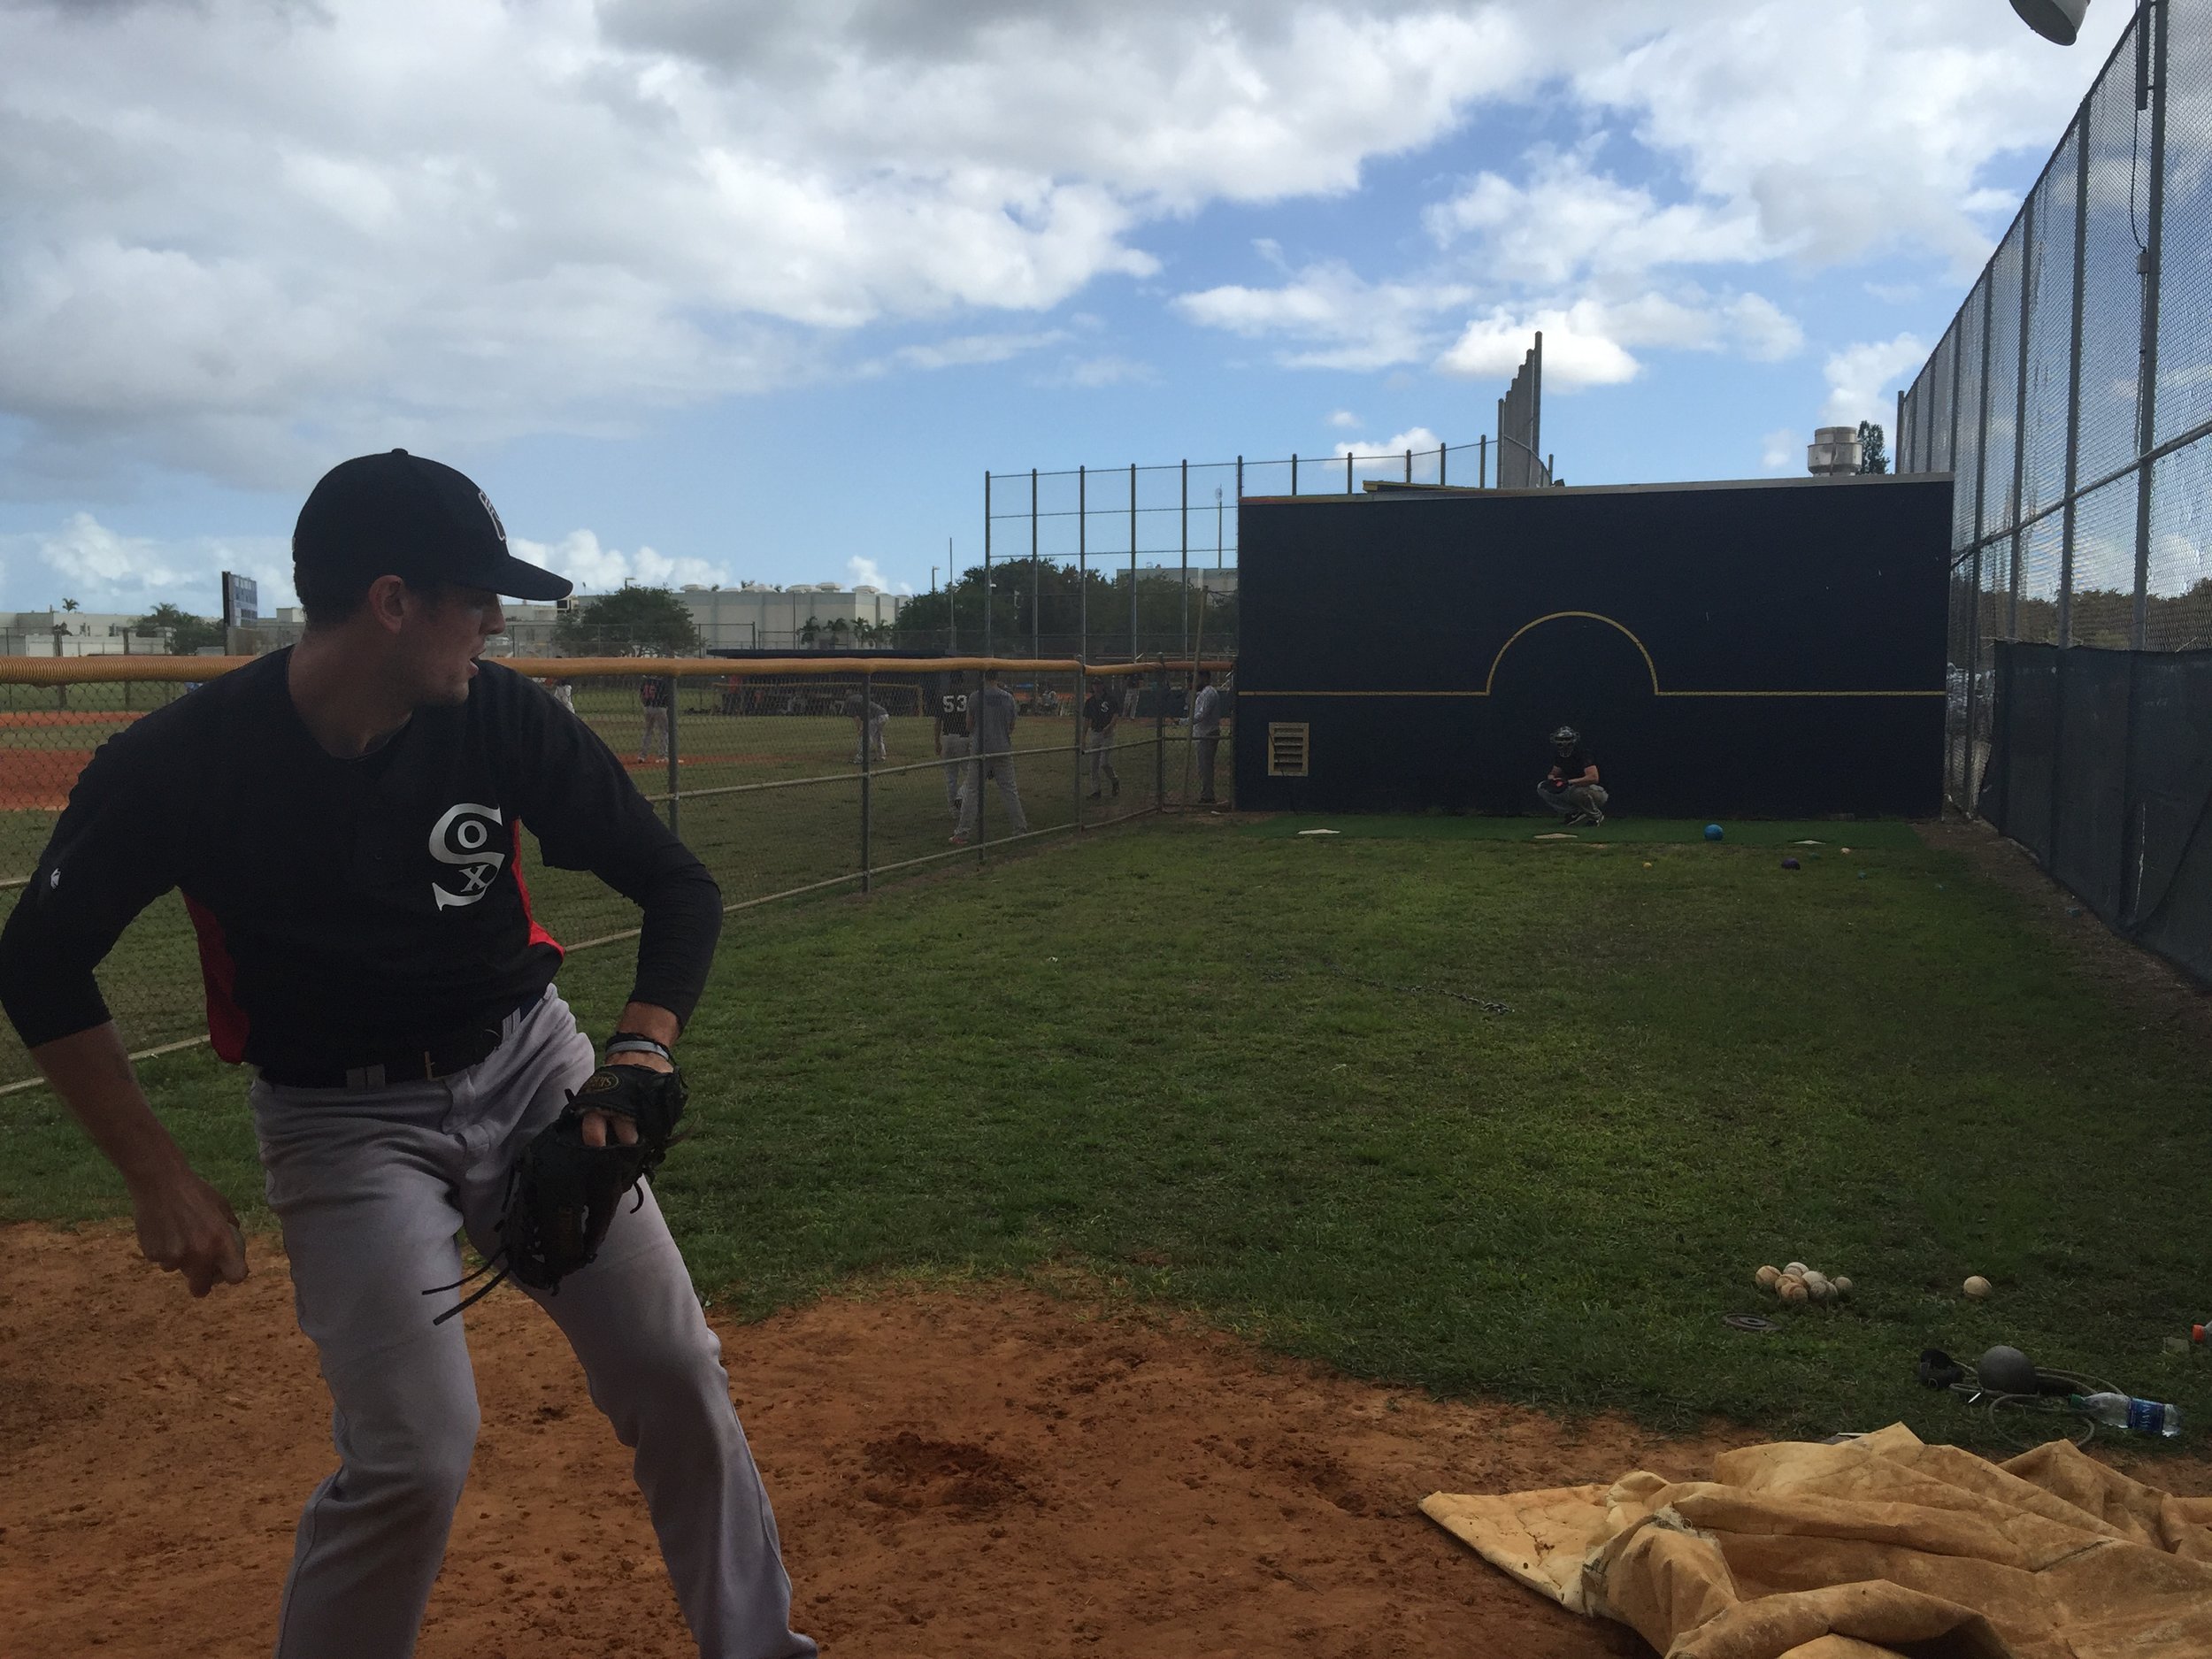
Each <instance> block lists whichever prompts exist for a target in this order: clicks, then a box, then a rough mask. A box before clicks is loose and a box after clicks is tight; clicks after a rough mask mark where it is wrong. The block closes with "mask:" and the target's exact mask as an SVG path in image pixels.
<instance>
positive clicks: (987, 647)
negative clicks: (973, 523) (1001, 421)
mask: <svg viewBox="0 0 2212 1659" xmlns="http://www.w3.org/2000/svg"><path fill="white" fill-rule="evenodd" d="M983 654H984V656H986V657H988V656H990V655H991V475H990V474H989V473H988V472H986V473H984V475H983Z"/></svg>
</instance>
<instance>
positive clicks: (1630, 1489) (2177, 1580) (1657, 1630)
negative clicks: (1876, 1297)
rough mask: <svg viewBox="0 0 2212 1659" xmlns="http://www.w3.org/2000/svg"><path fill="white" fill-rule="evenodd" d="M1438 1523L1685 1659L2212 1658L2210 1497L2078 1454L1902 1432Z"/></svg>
mask: <svg viewBox="0 0 2212 1659" xmlns="http://www.w3.org/2000/svg"><path fill="white" fill-rule="evenodd" d="M1421 1508H1422V1510H1423V1512H1424V1513H1425V1514H1426V1515H1427V1516H1428V1517H1430V1518H1431V1519H1432V1520H1433V1521H1436V1522H1437V1523H1438V1524H1439V1525H1442V1526H1443V1527H1444V1528H1445V1529H1446V1530H1447V1531H1448V1532H1451V1533H1453V1534H1454V1535H1455V1536H1456V1537H1457V1538H1459V1539H1461V1540H1463V1541H1465V1542H1466V1543H1467V1544H1469V1545H1471V1546H1472V1547H1473V1548H1474V1549H1475V1550H1476V1551H1477V1552H1479V1554H1480V1555H1481V1556H1482V1558H1483V1559H1484V1560H1485V1561H1487V1562H1489V1563H1491V1564H1492V1565H1493V1566H1495V1567H1499V1568H1502V1570H1503V1571H1507V1572H1509V1573H1510V1574H1512V1575H1513V1576H1514V1577H1515V1578H1518V1579H1520V1580H1521V1581H1522V1582H1523V1583H1524V1584H1525V1585H1527V1586H1530V1587H1531V1588H1532V1589H1535V1590H1538V1591H1540V1592H1541V1593H1542V1594H1546V1595H1548V1596H1550V1597H1551V1598H1552V1599H1553V1600H1554V1601H1558V1602H1560V1603H1562V1604H1563V1605H1564V1606H1566V1607H1568V1608H1571V1609H1574V1610H1575V1611H1576V1612H1578V1613H1586V1614H1588V1615H1590V1616H1592V1617H1604V1618H1612V1619H1617V1620H1619V1621H1620V1622H1621V1623H1623V1624H1628V1625H1631V1626H1632V1627H1633V1628H1634V1629H1635V1630H1636V1631H1637V1632H1638V1633H1639V1634H1640V1635H1641V1636H1642V1637H1643V1639H1644V1640H1646V1641H1647V1642H1649V1643H1650V1644H1651V1645H1652V1646H1653V1647H1655V1648H1657V1649H1658V1650H1659V1652H1661V1653H1662V1654H1663V1655H1667V1659H1879V1656H1881V1655H1907V1656H1908V1659H2208V1655H2212V1498H2177V1497H2174V1496H2172V1495H2171V1494H2168V1493H2164V1492H2161V1491H2159V1490H2158V1489H2157V1488H2156V1487H2154V1486H2144V1485H2142V1484H2141V1483H2140V1482H2139V1481H2134V1480H2131V1479H2128V1478H2127V1477H2126V1476H2124V1475H2122V1474H2120V1473H2118V1472H2116V1471H2114V1470H2111V1469H2108V1468H2107V1467H2106V1466H2105V1465H2104V1464H2102V1463H2098V1462H2097V1461H2096V1460H2095V1459H2093V1458H2092V1457H2090V1456H2088V1455H2085V1454H2084V1453H2083V1452H2081V1451H2079V1450H2078V1449H2077V1448H2075V1447H2073V1446H2072V1445H2071V1444H2070V1443H2068V1442H2067V1441H2064V1440H2055V1441H2053V1442H2052V1443H2051V1444H2049V1445H2047V1446H2039V1447H2038V1448H2036V1449H2035V1450H2033V1451H2032V1452H2026V1453H2024V1454H2022V1455H2020V1456H2018V1457H2016V1458H2014V1459H2013V1460H2012V1461H2011V1462H2009V1463H2001V1464H2000V1463H1987V1462H1985V1461H1984V1460H1983V1459H1981V1458H1979V1457H1977V1456H1975V1455H1973V1454H1972V1453H1970V1452H1965V1451H1962V1450H1960V1449H1959V1448H1956V1447H1954V1446H1928V1445H1924V1444H1923V1443H1922V1442H1921V1440H1919V1438H1918V1437H1917V1436H1916V1435H1915V1434H1914V1433H1913V1432H1911V1431H1910V1430H1909V1429H1907V1428H1905V1427H1903V1426H1902V1425H1895V1426H1892V1427H1890V1428H1886V1429H1884V1430H1882V1431H1881V1432H1879V1433H1878V1434H1870V1435H1867V1436H1865V1437H1864V1438H1863V1439H1861V1440H1851V1441H1847V1442H1846V1443H1844V1444H1843V1445H1840V1446H1824V1445H1804V1444H1796V1443H1785V1444H1779V1445H1772V1446H1751V1447H1746V1448H1743V1449H1741V1450H1740V1451H1733V1452H1725V1453H1723V1454H1722V1455H1720V1456H1719V1457H1718V1458H1717V1459H1716V1460H1715V1461H1714V1464H1713V1479H1710V1480H1691V1481H1669V1480H1664V1479H1661V1478H1660V1477H1659V1476H1657V1475H1652V1474H1645V1473H1642V1472H1638V1473H1636V1474H1632V1475H1629V1476H1626V1477H1625V1478H1624V1479H1620V1480H1618V1481H1616V1482H1615V1483H1614V1484H1613V1485H1612V1486H1563V1487H1558V1488H1555V1489H1554V1490H1552V1491H1548V1492H1520V1493H1515V1494H1511V1495H1509V1496H1506V1497H1471V1496H1463V1495H1460V1494H1453V1493H1445V1492H1440V1493H1436V1494H1432V1496H1430V1497H1429V1498H1428V1499H1426V1500H1425V1502H1423V1503H1422V1505H1421Z"/></svg>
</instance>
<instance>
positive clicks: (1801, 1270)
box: [1782, 1262, 1811, 1279]
mask: <svg viewBox="0 0 2212 1659" xmlns="http://www.w3.org/2000/svg"><path fill="white" fill-rule="evenodd" d="M1782 1271H1783V1273H1784V1274H1785V1275H1786V1277H1788V1278H1791V1279H1802V1278H1804V1277H1805V1275H1806V1274H1807V1273H1808V1272H1809V1271H1811V1270H1810V1269H1809V1268H1808V1267H1807V1266H1806V1265H1805V1263H1802V1262H1792V1263H1790V1264H1789V1265H1788V1266H1787V1267H1786V1268H1784V1269H1783V1270H1782Z"/></svg>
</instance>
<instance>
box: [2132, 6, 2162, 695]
mask: <svg viewBox="0 0 2212 1659" xmlns="http://www.w3.org/2000/svg"><path fill="white" fill-rule="evenodd" d="M2171 10H2172V7H2171V6H2170V4H2167V0H2153V4H2150V5H2148V6H2147V7H2145V8H2144V10H2142V11H2141V12H2137V13H2136V18H2137V22H2136V27H2138V28H2145V27H2147V28H2149V29H2150V30H2151V60H2152V61H2151V84H2150V102H2151V158H2150V170H2151V186H2150V202H2149V204H2148V206H2147V209H2146V211H2145V212H2144V215H2143V217H2144V219H2145V220H2146V222H2147V223H2146V229H2145V232H2144V244H2143V256H2142V259H2143V263H2142V272H2143V350H2142V365H2141V367H2140V369H2139V371H2138V375H2137V380H2136V386H2137V387H2138V388H2139V392H2140V396H2139V398H2138V400H2137V401H2138V402H2139V404H2140V405H2141V408H2142V411H2143V424H2142V428H2141V431H2140V432H2139V434H2138V437H2137V441H2136V452H2135V453H2136V459H2137V466H2138V471H2137V474H2136V482H2135V622H2134V626H2133V628H2132V630H2131V636H2132V637H2131V643H2132V644H2133V645H2134V647H2135V649H2137V650H2139V651H2140V650H2145V649H2148V648H2149V643H2150V577H2151V461H2150V453H2151V451H2152V450H2153V449H2156V448H2157V447H2158V289H2159V280H2160V278H2161V277H2162V276H2163V274H2164V273H2163V271H2162V269H2161V266H2162V264H2163V263H2164V260H2165V252H2166V236H2165V219H2166V33H2167V25H2166V14H2167V13H2168V12H2170V11H2171ZM2136 107H2137V108H2141V107H2142V106H2141V104H2137V106H2136ZM2130 683H2131V684H2132V680H2131V682H2130ZM2133 708H2134V705H2133V703H2132V701H2131V703H2130V704H2129V710H2130V712H2131V714H2132V712H2133Z"/></svg>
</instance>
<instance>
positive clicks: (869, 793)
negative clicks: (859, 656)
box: [860, 669, 981, 893]
mask: <svg viewBox="0 0 2212 1659" xmlns="http://www.w3.org/2000/svg"><path fill="white" fill-rule="evenodd" d="M874 710H875V697H874V687H873V684H872V680H871V678H870V675H869V673H868V671H867V670H866V669H862V670H861V671H860V890H861V891H862V892H863V893H865V892H866V891H867V890H868V838H869V834H870V833H871V831H872V829H873V828H874V822H875V814H874V808H875V783H874V766H875V747H876V746H875V744H874V743H872V742H871V741H869V733H868V726H869V716H870V715H871V714H872V713H873V712H874ZM977 804H978V805H981V803H980V802H979V803H977Z"/></svg>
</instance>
